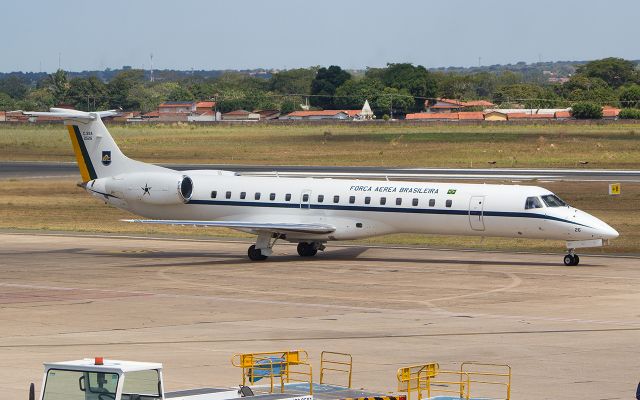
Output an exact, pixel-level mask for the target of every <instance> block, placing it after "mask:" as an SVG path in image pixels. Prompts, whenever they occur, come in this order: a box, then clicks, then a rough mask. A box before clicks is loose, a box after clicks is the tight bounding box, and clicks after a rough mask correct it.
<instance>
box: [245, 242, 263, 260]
mask: <svg viewBox="0 0 640 400" xmlns="http://www.w3.org/2000/svg"><path fill="white" fill-rule="evenodd" d="M247 255H248V256H249V259H250V260H251V261H264V260H266V259H267V256H264V255H262V252H261V251H260V249H256V245H255V244H252V245H251V246H250V247H249V250H247Z"/></svg>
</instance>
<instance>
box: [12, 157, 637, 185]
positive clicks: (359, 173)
mask: <svg viewBox="0 0 640 400" xmlns="http://www.w3.org/2000/svg"><path fill="white" fill-rule="evenodd" d="M159 165H162V166H164V167H167V168H171V169H176V170H179V171H185V170H191V169H222V170H228V171H235V172H238V173H240V174H242V175H250V176H276V175H277V176H281V177H315V178H336V179H337V178H347V179H392V180H408V181H418V182H419V181H430V180H443V179H446V180H452V179H453V180H460V179H461V180H472V181H473V180H487V179H491V180H511V181H531V180H538V181H550V182H553V181H576V182H640V171H638V170H607V169H590V168H574V169H551V168H547V169H544V168H543V169H528V168H383V167H338V166H309V165H279V166H265V165H245V164H159ZM77 176H78V166H77V164H76V163H75V162H54V161H0V179H15V178H54V177H77Z"/></svg>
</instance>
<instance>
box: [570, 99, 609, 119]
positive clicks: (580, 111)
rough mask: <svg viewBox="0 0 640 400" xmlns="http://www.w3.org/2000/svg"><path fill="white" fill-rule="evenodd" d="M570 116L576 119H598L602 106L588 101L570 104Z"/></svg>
mask: <svg viewBox="0 0 640 400" xmlns="http://www.w3.org/2000/svg"><path fill="white" fill-rule="evenodd" d="M571 116H572V117H574V118H576V119H600V118H602V107H600V106H599V105H598V104H595V103H590V102H580V103H576V104H574V105H573V106H571Z"/></svg>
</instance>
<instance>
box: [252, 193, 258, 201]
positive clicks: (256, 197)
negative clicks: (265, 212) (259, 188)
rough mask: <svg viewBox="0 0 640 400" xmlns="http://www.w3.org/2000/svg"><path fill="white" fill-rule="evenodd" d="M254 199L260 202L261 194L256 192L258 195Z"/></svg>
mask: <svg viewBox="0 0 640 400" xmlns="http://www.w3.org/2000/svg"><path fill="white" fill-rule="evenodd" d="M253 198H254V199H256V200H260V192H256V195H255V196H254V197H253Z"/></svg>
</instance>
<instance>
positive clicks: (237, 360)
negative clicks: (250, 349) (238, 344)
mask: <svg viewBox="0 0 640 400" xmlns="http://www.w3.org/2000/svg"><path fill="white" fill-rule="evenodd" d="M270 358H275V359H281V360H282V362H279V360H276V361H275V362H273V363H272V364H282V369H283V370H284V371H286V373H288V371H289V368H287V366H288V365H297V364H300V363H306V362H307V361H308V360H309V354H307V352H306V351H304V350H288V351H268V352H259V353H244V354H235V355H234V356H233V357H231V365H233V366H234V367H239V368H242V384H243V385H246V384H247V375H249V374H248V372H249V371H251V369H252V368H255V367H256V363H257V362H258V361H259V360H265V359H270ZM263 362H264V361H263ZM261 367H262V366H260V365H258V368H259V369H260V368H261ZM251 375H252V376H253V377H255V376H256V374H251ZM254 379H255V378H251V379H250V380H251V381H252V382H250V383H251V384H253V381H254ZM286 381H287V382H288V381H289V376H286Z"/></svg>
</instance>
